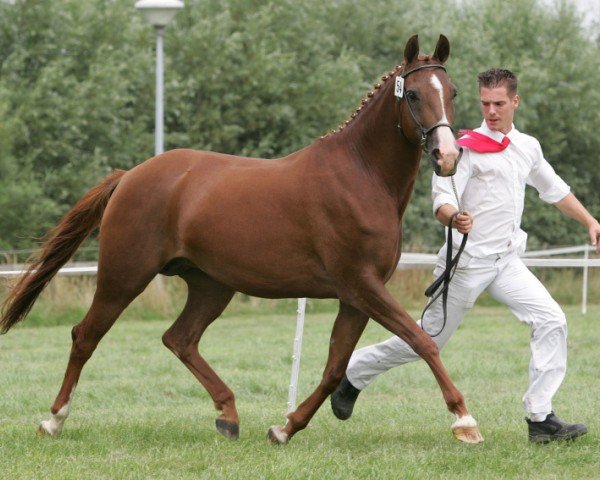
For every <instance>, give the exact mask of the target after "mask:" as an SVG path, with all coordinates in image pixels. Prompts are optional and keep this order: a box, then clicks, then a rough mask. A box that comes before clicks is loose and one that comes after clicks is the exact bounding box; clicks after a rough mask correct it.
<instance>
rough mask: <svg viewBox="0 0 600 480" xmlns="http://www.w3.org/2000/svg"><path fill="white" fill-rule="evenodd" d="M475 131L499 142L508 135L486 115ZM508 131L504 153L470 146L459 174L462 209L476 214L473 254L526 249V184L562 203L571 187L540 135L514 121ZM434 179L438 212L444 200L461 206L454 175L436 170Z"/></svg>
mask: <svg viewBox="0 0 600 480" xmlns="http://www.w3.org/2000/svg"><path fill="white" fill-rule="evenodd" d="M475 131H476V132H479V133H482V134H484V135H487V136H488V137H491V138H493V139H494V140H497V141H499V142H501V141H502V139H503V138H504V134H503V133H501V132H497V131H492V130H490V129H489V128H488V126H487V124H486V123H485V120H484V121H483V123H482V124H481V127H480V128H478V129H476V130H475ZM507 136H508V138H509V139H510V144H509V145H508V147H507V148H506V149H505V150H503V151H502V152H496V153H477V152H475V151H473V150H470V149H468V148H465V149H464V152H463V156H462V159H461V160H460V162H459V163H458V168H457V171H456V174H455V175H454V177H453V178H454V183H455V185H456V191H457V194H458V196H459V198H460V208H461V210H463V211H468V212H470V213H471V215H472V216H473V228H472V230H471V232H470V233H469V240H468V241H467V245H466V247H465V252H466V253H467V255H470V256H471V257H478V258H482V257H487V256H489V255H497V254H503V253H506V252H508V251H511V250H517V251H518V252H519V253H522V252H524V251H525V244H526V241H527V234H526V233H525V232H524V231H523V230H521V218H522V215H523V206H524V199H525V185H531V186H533V187H534V188H535V189H536V190H537V191H538V193H539V195H540V198H541V199H542V200H544V201H545V202H548V203H556V202H559V201H560V200H562V199H563V198H565V197H566V196H567V195H568V194H569V192H570V191H571V189H570V187H569V186H568V185H567V184H566V183H565V182H564V181H563V180H562V179H561V178H560V177H559V176H558V175H557V174H556V173H555V172H554V169H553V168H552V167H551V166H550V164H549V163H548V161H547V160H546V159H545V158H544V155H543V153H542V148H541V146H540V143H539V142H538V141H537V140H536V139H535V138H533V137H531V136H529V135H526V134H524V133H521V132H519V131H518V130H517V129H516V128H515V127H514V125H513V126H512V129H511V130H510V132H508V134H507ZM431 183H432V199H433V211H434V213H435V212H437V210H438V208H440V207H441V206H442V205H444V204H450V205H454V206H455V207H456V208H459V207H458V204H457V201H456V196H455V195H454V191H453V188H452V181H451V177H438V176H437V175H435V174H434V175H433V179H432V182H431ZM455 233H456V232H455ZM461 240H462V235H460V234H458V233H456V234H455V235H453V242H452V243H453V244H454V248H458V246H459V245H460V241H461Z"/></svg>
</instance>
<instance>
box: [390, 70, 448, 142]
mask: <svg viewBox="0 0 600 480" xmlns="http://www.w3.org/2000/svg"><path fill="white" fill-rule="evenodd" d="M425 68H441V69H442V70H444V71H446V67H444V65H442V64H440V63H433V64H430V65H421V66H419V67H415V68H413V69H412V70H408V71H407V72H403V73H402V74H401V75H400V77H401V78H402V79H405V78H406V77H408V76H409V75H410V74H412V73H414V72H417V71H419V70H423V69H425ZM403 97H404V99H405V100H406V104H407V105H408V111H409V112H410V116H411V117H412V119H413V121H414V122H415V124H416V125H417V127H419V130H420V131H421V147H422V148H423V149H424V148H425V145H426V143H427V137H428V136H429V134H430V133H431V132H433V131H434V130H435V129H437V128H440V127H448V128H449V129H450V130H452V133H454V128H453V127H452V125H450V124H449V123H448V122H438V123H436V124H435V125H433V126H432V127H429V128H425V127H424V126H423V125H422V124H421V122H420V121H419V119H418V118H417V116H416V115H415V111H414V110H413V107H412V104H411V103H410V100H409V98H408V96H406V95H404V94H402V95H400V96H398V95H396V99H397V101H398V105H399V112H398V125H397V126H398V129H399V130H400V131H403V130H402V103H401V102H402V98H403Z"/></svg>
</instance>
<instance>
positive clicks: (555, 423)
mask: <svg viewBox="0 0 600 480" xmlns="http://www.w3.org/2000/svg"><path fill="white" fill-rule="evenodd" d="M525 420H526V421H527V424H528V425H529V441H530V442H534V443H548V442H553V441H554V440H573V439H574V438H577V437H579V436H581V435H583V434H585V433H587V428H586V426H585V425H584V424H582V423H566V422H563V421H562V420H561V419H560V418H558V417H557V416H556V415H554V412H550V413H549V414H548V416H547V417H546V420H544V421H543V422H532V421H531V420H529V419H528V418H526V419H525Z"/></svg>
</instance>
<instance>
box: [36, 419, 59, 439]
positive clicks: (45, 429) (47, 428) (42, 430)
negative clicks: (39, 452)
mask: <svg viewBox="0 0 600 480" xmlns="http://www.w3.org/2000/svg"><path fill="white" fill-rule="evenodd" d="M61 430H62V429H60V428H57V427H56V425H54V424H53V423H52V420H44V421H43V422H42V423H40V426H39V428H38V431H37V434H38V436H40V437H46V436H48V437H57V436H59V435H60V434H61Z"/></svg>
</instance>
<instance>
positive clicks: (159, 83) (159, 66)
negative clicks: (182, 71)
mask: <svg viewBox="0 0 600 480" xmlns="http://www.w3.org/2000/svg"><path fill="white" fill-rule="evenodd" d="M155 28H156V106H155V109H156V110H155V112H156V113H155V118H154V154H155V155H158V154H159V153H162V152H164V146H163V129H164V123H163V118H164V114H163V88H164V87H163V85H164V83H163V78H164V74H163V32H164V30H165V27H155Z"/></svg>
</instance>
